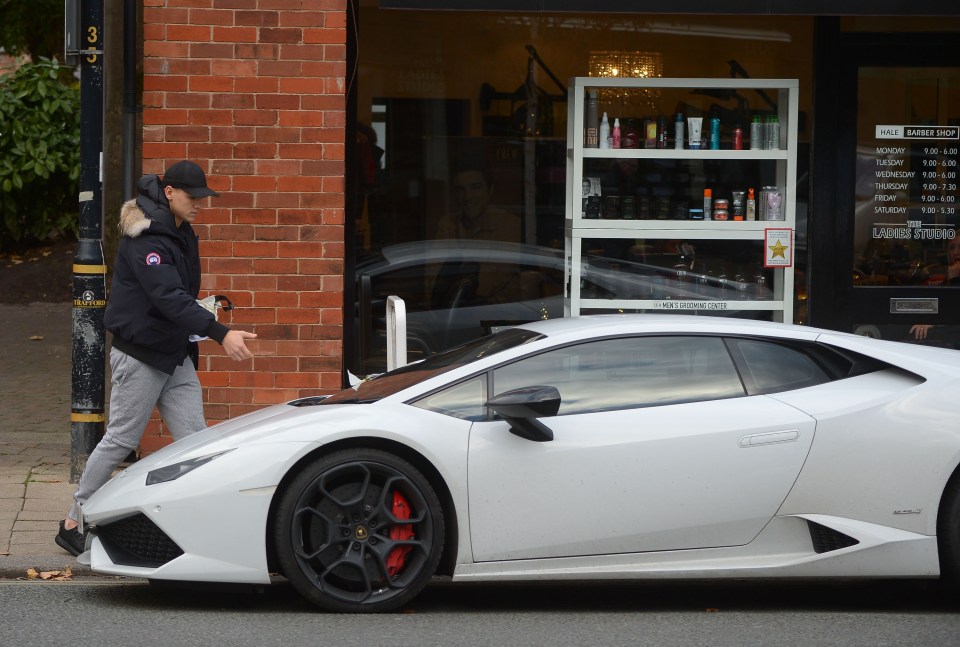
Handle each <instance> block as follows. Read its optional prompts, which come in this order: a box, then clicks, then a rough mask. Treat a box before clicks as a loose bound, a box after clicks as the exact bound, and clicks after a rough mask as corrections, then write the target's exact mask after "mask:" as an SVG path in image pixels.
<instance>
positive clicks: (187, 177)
mask: <svg viewBox="0 0 960 647" xmlns="http://www.w3.org/2000/svg"><path fill="white" fill-rule="evenodd" d="M160 184H161V185H162V186H172V187H173V188H174V189H183V190H184V191H186V192H187V194H188V195H189V196H190V197H191V198H206V197H208V196H211V195H212V196H214V197H216V198H219V197H220V194H219V193H217V192H216V191H214V190H213V189H211V188H210V187H208V186H207V176H206V175H205V174H204V172H203V169H202V168H200V167H199V166H197V165H196V164H194V163H193V162H190V161H187V160H183V161H182V162H177V163H176V164H174V165H172V166H171V167H170V168H168V169H167V172H166V173H164V174H163V179H162V180H161V181H160Z"/></svg>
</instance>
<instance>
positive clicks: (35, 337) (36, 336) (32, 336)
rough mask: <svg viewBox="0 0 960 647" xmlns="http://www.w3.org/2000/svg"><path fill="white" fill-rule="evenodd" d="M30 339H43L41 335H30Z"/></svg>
mask: <svg viewBox="0 0 960 647" xmlns="http://www.w3.org/2000/svg"><path fill="white" fill-rule="evenodd" d="M30 341H43V335H30Z"/></svg>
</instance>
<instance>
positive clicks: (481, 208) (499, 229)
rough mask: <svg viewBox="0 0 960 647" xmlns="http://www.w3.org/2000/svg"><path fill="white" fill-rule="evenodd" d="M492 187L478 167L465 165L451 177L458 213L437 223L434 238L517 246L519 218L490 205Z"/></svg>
mask: <svg viewBox="0 0 960 647" xmlns="http://www.w3.org/2000/svg"><path fill="white" fill-rule="evenodd" d="M492 190H493V183H492V182H491V181H490V177H489V175H488V173H487V172H486V170H485V169H483V168H482V167H481V166H479V165H469V164H468V165H465V166H463V167H461V168H460V169H459V170H458V171H457V172H455V173H454V175H453V195H454V198H455V199H456V201H457V207H458V208H459V211H458V212H457V213H452V214H447V215H446V216H444V217H443V218H441V219H440V221H439V222H438V223H437V232H436V238H450V239H457V238H461V239H470V240H496V241H500V242H505V243H519V242H520V218H519V216H517V215H515V214H512V213H510V212H509V211H505V210H504V209H501V208H499V207H497V206H494V205H493V204H491V193H492Z"/></svg>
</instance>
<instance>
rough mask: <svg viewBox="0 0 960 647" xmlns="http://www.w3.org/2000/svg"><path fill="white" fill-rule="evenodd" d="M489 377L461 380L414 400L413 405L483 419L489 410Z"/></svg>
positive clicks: (455, 415)
mask: <svg viewBox="0 0 960 647" xmlns="http://www.w3.org/2000/svg"><path fill="white" fill-rule="evenodd" d="M486 393H487V379H486V376H485V375H481V376H479V377H475V378H472V379H470V380H467V381H466V382H460V383H459V384H455V385H453V386H451V387H449V388H446V389H444V390H443V391H438V392H436V393H432V394H430V395H428V396H426V397H424V398H421V399H420V400H418V401H416V402H413V403H411V404H413V406H415V407H420V408H421V409H428V410H430V411H436V412H437V413H442V414H443V415H445V416H453V417H454V418H461V419H463V420H483V419H484V418H485V417H486V415H487V410H486V409H485V408H484V406H483V403H484V402H486V400H487V398H486Z"/></svg>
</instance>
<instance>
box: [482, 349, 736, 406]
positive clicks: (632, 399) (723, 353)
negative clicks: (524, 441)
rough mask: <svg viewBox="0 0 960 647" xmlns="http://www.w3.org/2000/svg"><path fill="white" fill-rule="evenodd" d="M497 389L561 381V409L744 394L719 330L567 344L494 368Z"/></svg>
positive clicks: (672, 402)
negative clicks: (705, 334) (712, 334)
mask: <svg viewBox="0 0 960 647" xmlns="http://www.w3.org/2000/svg"><path fill="white" fill-rule="evenodd" d="M493 383H494V392H495V394H500V393H503V392H504V391H509V390H511V389H517V388H520V387H524V386H533V385H545V386H554V387H556V388H557V389H558V390H559V391H560V398H561V403H560V411H559V415H566V414H573V413H587V412H591V411H612V410H616V409H628V408H633V407H647V406H654V405H664V404H677V403H681V402H695V401H700V400H716V399H720V398H731V397H737V396H741V395H744V390H743V385H742V384H741V383H740V378H739V376H738V375H737V372H736V369H735V368H734V365H733V361H732V360H731V358H730V355H729V353H728V352H727V350H726V347H725V346H724V344H723V341H722V340H721V339H719V338H714V337H679V336H677V337H674V336H658V337H631V338H621V339H607V340H602V341H595V342H589V343H584V344H578V345H576V346H567V347H564V348H560V349H557V350H553V351H549V352H546V353H541V354H539V355H535V356H533V357H527V358H524V359H522V360H520V361H518V362H514V363H513V364H510V365H507V366H504V367H501V368H499V369H497V370H495V371H494V374H493Z"/></svg>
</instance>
